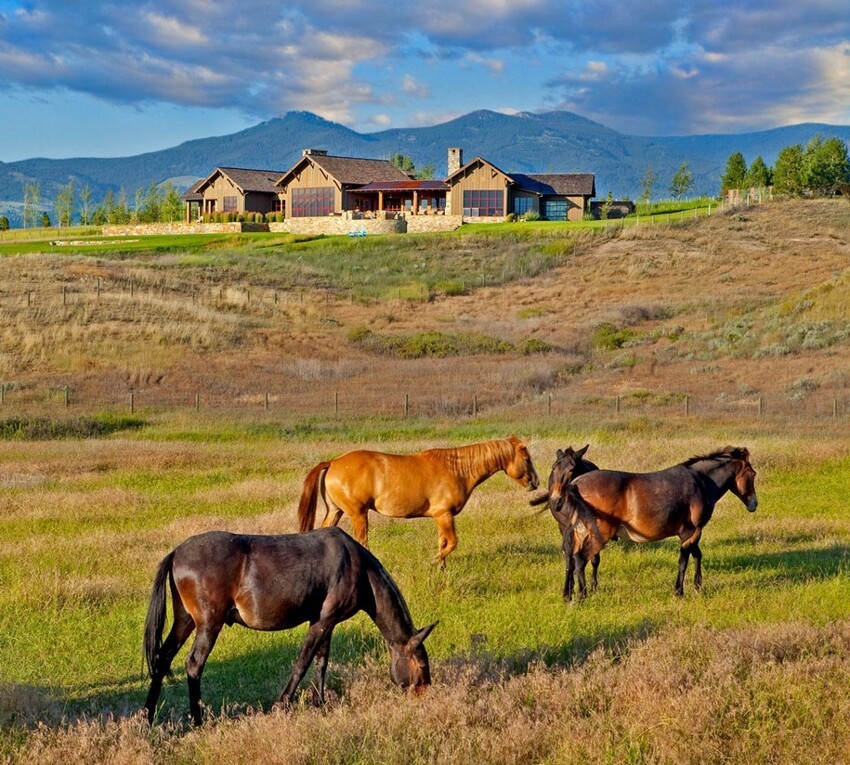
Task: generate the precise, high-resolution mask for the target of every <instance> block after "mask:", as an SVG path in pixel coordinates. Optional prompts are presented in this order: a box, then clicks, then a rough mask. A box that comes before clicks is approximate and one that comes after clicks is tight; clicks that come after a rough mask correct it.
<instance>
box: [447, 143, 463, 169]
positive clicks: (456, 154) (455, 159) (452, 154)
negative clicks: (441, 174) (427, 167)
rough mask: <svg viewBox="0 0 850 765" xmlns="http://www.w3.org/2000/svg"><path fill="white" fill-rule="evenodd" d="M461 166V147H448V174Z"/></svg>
mask: <svg viewBox="0 0 850 765" xmlns="http://www.w3.org/2000/svg"><path fill="white" fill-rule="evenodd" d="M461 167H463V149H459V148H452V149H449V168H448V169H449V172H448V175H451V174H452V173H454V172H455V171H457V170H460V169H461Z"/></svg>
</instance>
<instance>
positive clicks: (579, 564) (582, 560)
mask: <svg viewBox="0 0 850 765" xmlns="http://www.w3.org/2000/svg"><path fill="white" fill-rule="evenodd" d="M573 558H574V559H575V576H576V579H577V580H578V594H577V596H576V598H577V600H584V599H585V598H586V597H587V581H586V580H585V577H584V569H585V568H586V567H587V558H586V557H585V556H584V551H582V550H579V551H578V552H577V553H575V555H573Z"/></svg>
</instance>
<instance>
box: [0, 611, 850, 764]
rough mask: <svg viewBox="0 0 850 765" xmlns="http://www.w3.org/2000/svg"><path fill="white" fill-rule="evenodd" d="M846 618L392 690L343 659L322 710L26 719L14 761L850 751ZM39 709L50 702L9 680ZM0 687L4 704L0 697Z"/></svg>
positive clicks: (671, 633)
mask: <svg viewBox="0 0 850 765" xmlns="http://www.w3.org/2000/svg"><path fill="white" fill-rule="evenodd" d="M848 651H850V628H848V625H847V623H846V622H844V623H837V624H833V625H830V626H828V627H826V628H824V629H814V628H812V627H809V626H806V625H801V624H793V623H792V624H785V625H781V626H778V627H771V628H763V627H749V628H742V629H736V630H716V629H712V628H710V627H704V626H700V627H692V628H688V629H675V628H674V629H669V630H665V631H663V632H662V633H660V634H658V635H655V636H652V637H650V638H647V639H645V640H641V639H631V640H628V641H627V642H626V643H624V644H623V645H622V646H620V647H619V648H617V649H616V650H610V649H600V650H597V651H595V652H594V653H592V654H591V655H590V656H589V657H588V658H587V659H586V661H584V662H583V663H581V664H580V665H579V666H576V667H573V668H570V669H566V668H547V667H545V666H543V665H537V666H533V667H532V668H531V669H530V670H529V671H528V672H526V673H524V674H522V675H520V676H513V675H511V674H506V673H505V672H504V671H503V670H502V669H501V668H500V667H499V665H498V664H497V663H496V664H494V663H492V662H491V661H489V660H488V659H487V658H486V657H479V658H477V659H474V658H473V659H459V660H455V661H452V662H450V663H445V664H443V665H441V666H440V667H439V675H438V677H439V683H438V684H437V685H434V686H433V687H432V688H431V689H430V690H429V691H428V692H427V694H424V695H422V696H421V697H418V698H408V699H406V700H405V701H404V702H403V703H400V701H399V696H398V692H396V691H388V690H387V689H386V682H385V680H384V678H383V672H384V670H383V668H379V667H375V666H367V667H366V668H363V669H360V670H357V671H355V672H353V673H351V674H350V676H349V677H348V678H347V689H346V692H345V694H344V695H343V696H342V697H341V698H338V699H336V700H334V701H333V702H332V703H331V704H330V705H329V706H328V707H326V708H325V709H323V710H321V711H319V710H314V709H311V708H309V707H300V708H299V709H297V710H296V711H294V712H292V713H290V714H283V713H272V714H258V713H255V712H252V711H250V710H243V711H241V712H238V713H236V714H235V715H234V716H227V717H224V718H221V719H219V720H216V721H213V722H211V723H210V724H208V725H207V726H206V727H205V728H204V729H203V730H201V731H196V732H191V733H187V732H185V730H184V729H183V728H182V726H178V727H176V728H175V727H165V728H161V729H159V730H156V731H155V732H154V733H153V734H151V733H150V732H149V731H148V729H147V726H146V724H145V723H144V722H143V721H142V720H141V718H140V717H139V716H138V715H137V716H135V717H130V718H118V719H103V720H81V721H78V722H75V723H71V724H70V725H68V726H60V727H59V728H53V727H47V726H43V727H40V728H38V729H36V730H35V731H34V732H33V733H32V734H31V735H30V736H29V737H28V740H27V742H26V745H25V746H24V747H22V748H21V749H20V750H19V751H17V752H15V753H14V754H13V755H12V756H11V757H10V758H9V760H8V761H9V762H39V763H67V762H88V763H139V764H140V765H141V764H145V765H147V764H148V763H166V762H183V763H195V762H197V763H201V762H202V763H206V764H207V765H214V763H228V765H237V764H238V763H246V764H247V763H256V762H268V763H285V764H286V765H308V764H310V763H316V764H317V765H318V764H319V763H328V762H340V763H341V762H346V763H371V762H381V763H386V764H387V765H408V764H409V763H414V762H445V763H468V762H477V763H482V764H483V765H486V764H487V763H494V764H495V763H498V764H499V765H508V764H510V765H521V764H524V763H529V762H537V763H562V762H598V763H684V762H689V763H706V764H708V763H745V762H746V763H803V762H817V763H836V762H844V761H846V760H847V758H848V756H850V733H848V730H847V726H846V725H844V724H843V721H845V720H846V719H847V717H848V715H850V699H849V698H848V696H847V693H846V688H847V682H848V680H850V675H848V669H847V662H846V656H847V655H848ZM11 693H12V694H15V695H17V696H19V698H18V699H16V700H15V703H14V704H9V702H8V700H7V699H3V698H0V713H2V709H3V707H4V706H6V705H9V706H15V707H22V706H24V705H23V704H22V703H21V701H22V700H24V699H26V704H27V705H32V707H34V709H35V710H38V712H39V713H40V714H44V713H45V712H48V713H49V712H51V711H52V712H53V714H55V711H56V710H55V709H53V710H51V708H50V704H49V703H45V702H44V700H42V699H40V698H39V697H38V696H37V695H35V696H34V695H33V692H32V691H31V690H29V689H26V688H20V689H14V690H12V691H11ZM3 701H6V704H3Z"/></svg>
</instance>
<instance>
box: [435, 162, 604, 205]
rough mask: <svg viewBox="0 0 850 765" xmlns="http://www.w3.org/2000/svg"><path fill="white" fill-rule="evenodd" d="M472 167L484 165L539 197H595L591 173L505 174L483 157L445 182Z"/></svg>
mask: <svg viewBox="0 0 850 765" xmlns="http://www.w3.org/2000/svg"><path fill="white" fill-rule="evenodd" d="M474 165H484V166H487V167H489V168H490V169H491V170H492V171H494V172H496V173H501V174H502V175H504V176H505V178H506V179H507V182H508V183H509V184H511V185H514V186H518V187H519V188H521V189H523V190H524V191H530V192H532V193H533V194H540V195H541V196H550V195H553V194H554V195H560V196H585V197H595V196H596V176H595V175H594V174H593V173H534V174H532V173H506V172H505V171H504V170H500V169H499V168H498V167H496V166H495V165H494V164H493V163H492V162H489V161H487V160H486V159H484V158H483V157H476V158H475V159H473V160H472V161H471V162H467V163H466V164H465V165H464V166H463V167H461V168H459V169H457V170H455V171H454V172H453V173H452V174H451V175H450V176H449V177H448V178H446V182H447V183H449V182H450V181H451V180H452V179H453V178H455V177H456V176H459V175H462V174H463V173H465V172H466V171H467V170H469V169H470V168H471V167H473V166H474Z"/></svg>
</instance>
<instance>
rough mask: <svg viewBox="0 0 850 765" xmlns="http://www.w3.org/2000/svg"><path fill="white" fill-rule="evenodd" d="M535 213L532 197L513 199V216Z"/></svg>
mask: <svg viewBox="0 0 850 765" xmlns="http://www.w3.org/2000/svg"><path fill="white" fill-rule="evenodd" d="M527 212H535V208H534V197H514V215H525V214H526V213H527Z"/></svg>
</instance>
